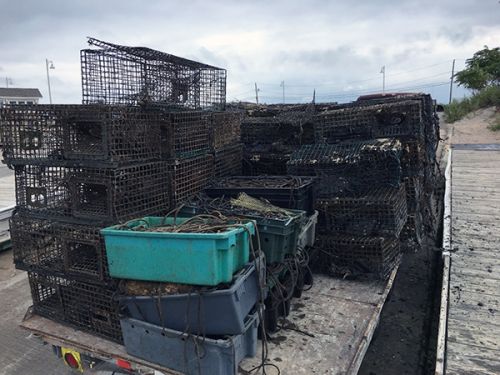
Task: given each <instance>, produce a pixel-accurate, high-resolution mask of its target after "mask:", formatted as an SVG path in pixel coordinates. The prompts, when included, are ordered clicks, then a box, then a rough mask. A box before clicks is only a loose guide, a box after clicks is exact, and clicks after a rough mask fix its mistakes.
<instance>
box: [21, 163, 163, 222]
mask: <svg viewBox="0 0 500 375" xmlns="http://www.w3.org/2000/svg"><path fill="white" fill-rule="evenodd" d="M15 178H16V201H17V205H18V206H19V209H20V211H27V212H30V213H31V214H33V213H34V214H37V215H39V216H43V217H69V216H73V217H76V218H81V219H90V220H101V221H107V222H109V221H117V220H118V221H120V220H127V219H131V218H133V217H135V216H139V215H147V214H153V213H158V212H164V211H165V210H168V208H169V170H168V163H167V162H151V163H143V164H134V165H131V166H123V167H119V168H114V169H112V168H78V167H48V166H43V165H42V166H40V165H24V166H16V167H15Z"/></svg>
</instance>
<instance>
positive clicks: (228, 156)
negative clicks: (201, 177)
mask: <svg viewBox="0 0 500 375" xmlns="http://www.w3.org/2000/svg"><path fill="white" fill-rule="evenodd" d="M214 163H215V174H214V177H215V178H221V177H227V176H236V175H240V174H241V173H242V163H243V145H242V144H241V143H238V144H233V145H228V146H226V147H224V148H223V149H219V150H218V151H215V152H214Z"/></svg>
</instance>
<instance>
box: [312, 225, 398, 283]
mask: <svg viewBox="0 0 500 375" xmlns="http://www.w3.org/2000/svg"><path fill="white" fill-rule="evenodd" d="M315 247H317V248H318V253H317V254H318V255H317V256H318V259H316V262H319V263H320V264H322V268H323V269H322V270H323V271H324V272H327V273H330V274H332V275H336V276H338V275H341V276H346V275H356V274H373V275H375V276H378V277H379V278H381V279H385V278H387V277H388V276H389V274H390V273H391V271H392V269H393V268H394V267H395V266H396V265H397V264H398V262H399V259H400V242H399V239H397V238H386V237H364V236H349V235H339V236H328V235H320V236H318V239H317V243H316V244H315Z"/></svg>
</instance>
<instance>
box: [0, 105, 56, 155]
mask: <svg viewBox="0 0 500 375" xmlns="http://www.w3.org/2000/svg"><path fill="white" fill-rule="evenodd" d="M0 131H1V134H2V142H3V156H4V159H5V161H6V162H7V163H10V162H11V161H14V160H18V159H20V160H24V161H26V160H39V159H56V160H57V159H61V158H62V157H63V133H62V132H63V126H62V124H61V113H60V111H58V109H57V107H56V106H48V105H29V106H26V105H22V106H21V105H12V106H7V107H5V108H1V109H0Z"/></svg>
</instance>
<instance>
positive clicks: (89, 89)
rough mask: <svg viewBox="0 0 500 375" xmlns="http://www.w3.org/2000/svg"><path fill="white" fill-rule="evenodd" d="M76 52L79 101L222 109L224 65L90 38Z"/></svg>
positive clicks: (223, 103)
mask: <svg viewBox="0 0 500 375" xmlns="http://www.w3.org/2000/svg"><path fill="white" fill-rule="evenodd" d="M88 42H89V45H90V46H93V47H95V48H89V49H84V50H82V51H81V53H80V57H81V72H82V91H83V104H96V103H101V104H120V105H160V106H165V107H174V108H175V107H177V108H189V109H224V107H225V104H226V75H227V73H226V70H225V69H221V68H217V67H215V66H211V65H208V64H203V63H200V62H197V61H192V60H188V59H185V58H182V57H178V56H174V55H171V54H168V53H164V52H160V51H155V50H153V49H150V48H145V47H128V46H122V45H117V44H112V43H108V42H104V41H100V40H97V39H94V38H89V40H88Z"/></svg>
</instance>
